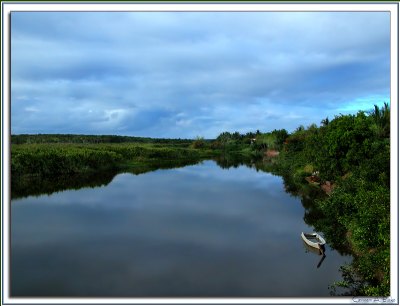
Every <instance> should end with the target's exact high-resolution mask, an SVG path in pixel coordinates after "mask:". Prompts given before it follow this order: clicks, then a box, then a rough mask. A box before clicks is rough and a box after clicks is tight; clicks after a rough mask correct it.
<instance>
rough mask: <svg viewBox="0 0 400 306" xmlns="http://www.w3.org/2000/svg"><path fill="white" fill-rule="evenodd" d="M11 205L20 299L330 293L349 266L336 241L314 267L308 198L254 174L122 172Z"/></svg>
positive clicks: (208, 167) (207, 166) (14, 276)
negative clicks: (308, 244) (96, 183)
mask: <svg viewBox="0 0 400 306" xmlns="http://www.w3.org/2000/svg"><path fill="white" fill-rule="evenodd" d="M11 204H12V206H11V295H12V296H51V297H116V296H120V297H324V296H329V295H330V291H329V288H328V287H329V286H330V285H332V283H333V282H334V281H338V280H340V279H341V274H340V272H339V267H340V266H341V265H343V264H344V263H346V262H350V261H351V258H350V257H346V256H341V255H340V254H339V253H338V252H337V251H335V250H332V249H331V248H330V247H329V245H328V246H327V247H326V258H325V259H324V261H323V262H322V263H321V264H320V267H319V268H317V265H318V263H319V262H320V260H321V258H322V257H321V256H319V255H318V254H314V253H313V252H310V251H309V250H307V249H306V248H305V246H304V244H303V241H302V240H301V238H300V234H301V232H302V231H304V232H311V231H313V228H311V227H310V226H308V225H307V224H306V223H305V222H304V220H303V217H304V207H303V206H302V204H301V201H300V199H299V198H297V197H294V196H291V195H290V194H288V193H286V192H285V189H284V184H283V181H282V178H281V177H279V176H274V175H272V174H270V173H266V172H262V171H256V169H254V168H251V167H247V166H239V167H236V168H235V167H232V168H229V169H223V168H220V167H219V166H218V165H217V164H216V163H215V162H214V161H204V162H202V163H199V164H196V165H191V166H187V167H182V168H176V169H168V170H161V169H160V170H156V171H152V172H148V173H144V174H140V175H134V174H130V173H120V174H118V175H116V176H115V177H114V178H113V179H112V181H111V182H110V183H109V184H108V185H106V186H102V187H96V188H81V189H78V190H66V191H61V192H57V193H52V194H50V195H40V196H29V197H25V198H20V199H14V200H12V203H11ZM328 244H329V241H328Z"/></svg>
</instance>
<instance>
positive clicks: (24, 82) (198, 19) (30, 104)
mask: <svg viewBox="0 0 400 306" xmlns="http://www.w3.org/2000/svg"><path fill="white" fill-rule="evenodd" d="M389 22H390V15H389V13H388V12H13V13H11V132H12V133H13V134H21V133H77V134H114V135H132V136H149V137H168V138H175V137H176V138H178V137H180V138H194V137H196V136H203V137H206V138H214V137H216V136H218V134H219V133H221V132H223V131H230V132H234V131H239V132H241V133H246V132H249V131H255V130H257V129H258V130H260V131H263V132H266V131H271V130H273V129H281V128H285V129H287V130H288V131H289V132H291V131H293V130H294V129H296V128H297V127H298V126H299V125H304V126H308V125H310V124H312V123H316V124H319V123H320V121H321V120H322V119H324V118H326V117H329V118H330V119H332V118H333V117H334V116H335V115H339V114H340V113H342V114H346V113H354V112H356V111H357V110H370V109H372V108H373V105H374V104H377V105H382V104H383V103H384V102H390V98H389V97H390V75H389V74H390V24H389Z"/></svg>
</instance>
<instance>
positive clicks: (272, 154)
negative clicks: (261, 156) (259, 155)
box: [265, 150, 279, 157]
mask: <svg viewBox="0 0 400 306" xmlns="http://www.w3.org/2000/svg"><path fill="white" fill-rule="evenodd" d="M278 155H279V151H276V150H267V151H266V152H265V156H267V157H277V156H278Z"/></svg>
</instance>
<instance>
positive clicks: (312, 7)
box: [1, 2, 399, 305]
mask: <svg viewBox="0 0 400 306" xmlns="http://www.w3.org/2000/svg"><path fill="white" fill-rule="evenodd" d="M1 9H2V12H1V15H2V25H3V26H2V39H1V47H2V84H1V92H2V106H1V107H2V112H1V113H2V134H1V135H2V138H1V142H2V167H1V168H2V190H1V194H2V271H3V273H2V305H3V304H4V305H10V304H14V305H16V304H28V305H56V304H64V305H65V304H80V305H87V304H95V305H103V304H108V305H109V304H142V305H146V304H170V305H176V304H183V305H188V304H228V305H235V304H274V305H278V304H307V305H314V304H356V302H355V301H354V300H353V299H352V298H351V297H343V298H337V297H329V298H12V297H10V296H9V289H10V288H9V283H8V280H9V277H10V271H9V263H10V259H9V257H8V255H9V246H10V231H9V227H10V220H9V218H8V216H9V215H10V205H9V203H10V181H9V173H10V153H9V151H10V133H11V129H10V120H11V119H10V114H11V113H10V107H11V105H10V103H11V102H10V101H11V99H10V94H11V93H10V81H11V80H10V73H9V71H10V62H9V59H10V29H9V26H10V12H11V11H148V12H152V11H154V12H156V11H249V12H251V11H255V12H256V11H282V12H283V11H310V12H315V11H386V12H390V14H391V21H390V27H391V43H390V44H391V45H390V52H391V53H390V54H391V58H390V60H391V71H390V78H391V90H390V101H391V103H390V107H391V156H390V157H391V298H392V299H394V300H395V302H394V303H392V304H397V305H399V295H398V288H399V275H398V272H399V269H398V262H399V254H398V252H399V248H398V238H399V237H398V233H399V227H398V226H399V225H398V216H399V214H398V213H399V212H398V203H399V189H398V187H399V184H398V183H399V182H398V180H399V171H398V170H399V168H398V166H399V165H398V158H399V146H398V131H399V128H398V119H399V118H398V115H399V111H398V93H399V89H398V84H399V79H398V78H399V63H398V59H399V48H398V46H399V42H398V37H399V33H398V31H399V23H398V22H399V19H398V18H399V16H398V12H399V4H398V3H396V2H395V3H393V2H391V3H390V2H389V3H387V2H386V3H385V2H377V3H362V2H361V3H348V4H347V3H341V4H340V3H323V2H322V3H321V2H320V3H313V4H311V3H244V2H242V3H189V2H188V3H179V4H178V3H165V2H164V3H159V2H158V3H117V2H116V3H91V4H88V3H79V2H77V3H62V2H61V3H54V2H53V3H51V2H50V3H35V2H2V4H1ZM371 303H372V301H371ZM380 303H382V301H381V302H380ZM360 304H361V303H360ZM363 304H365V302H363Z"/></svg>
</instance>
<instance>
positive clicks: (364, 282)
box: [277, 103, 390, 296]
mask: <svg viewBox="0 0 400 306" xmlns="http://www.w3.org/2000/svg"><path fill="white" fill-rule="evenodd" d="M389 136H390V109H389V106H388V104H386V103H385V105H384V107H383V108H381V109H379V108H378V107H377V106H375V108H374V110H373V111H372V112H370V113H368V114H366V113H364V112H358V113H357V114H356V115H340V116H337V117H335V118H334V119H333V120H332V121H329V119H328V118H326V119H324V120H322V122H321V127H319V128H318V127H317V126H315V125H311V126H309V127H308V128H307V129H306V128H304V127H303V126H300V127H299V128H298V129H296V130H295V131H294V132H293V133H292V134H291V135H289V137H288V138H287V139H286V141H285V145H284V147H283V150H282V154H280V156H279V158H278V165H277V169H278V172H279V173H280V174H281V175H283V176H284V178H285V182H286V184H287V185H288V186H289V187H288V188H287V189H289V190H291V191H292V192H294V190H297V191H298V192H301V193H303V192H304V188H303V187H301V184H304V183H305V180H304V177H306V176H308V175H310V170H312V171H313V172H314V171H317V172H318V176H319V177H320V179H321V180H322V182H323V181H327V180H329V181H331V182H332V181H334V182H335V185H336V187H335V188H334V190H333V192H332V193H331V195H330V196H329V197H325V198H322V199H318V200H317V201H315V203H314V204H310V203H309V204H308V207H307V211H306V215H305V220H306V221H307V222H310V224H312V225H313V226H314V227H315V228H316V230H318V231H321V232H323V233H324V235H325V237H326V238H327V240H328V242H329V243H330V245H331V246H332V247H334V248H336V249H338V250H346V249H347V250H349V252H351V253H352V254H353V255H354V256H355V259H354V261H353V264H352V265H351V266H350V267H346V268H343V270H342V272H343V277H344V280H343V281H342V282H338V283H337V284H336V285H337V287H342V286H347V287H349V288H350V289H351V290H350V291H349V292H350V293H351V294H358V295H361V294H365V295H380V296H386V295H389V293H390V292H389V287H390V286H389V285H390V273H389V267H390V252H389V249H390V140H389ZM303 195H304V194H303ZM306 200H307V197H304V196H303V203H304V202H306Z"/></svg>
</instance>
